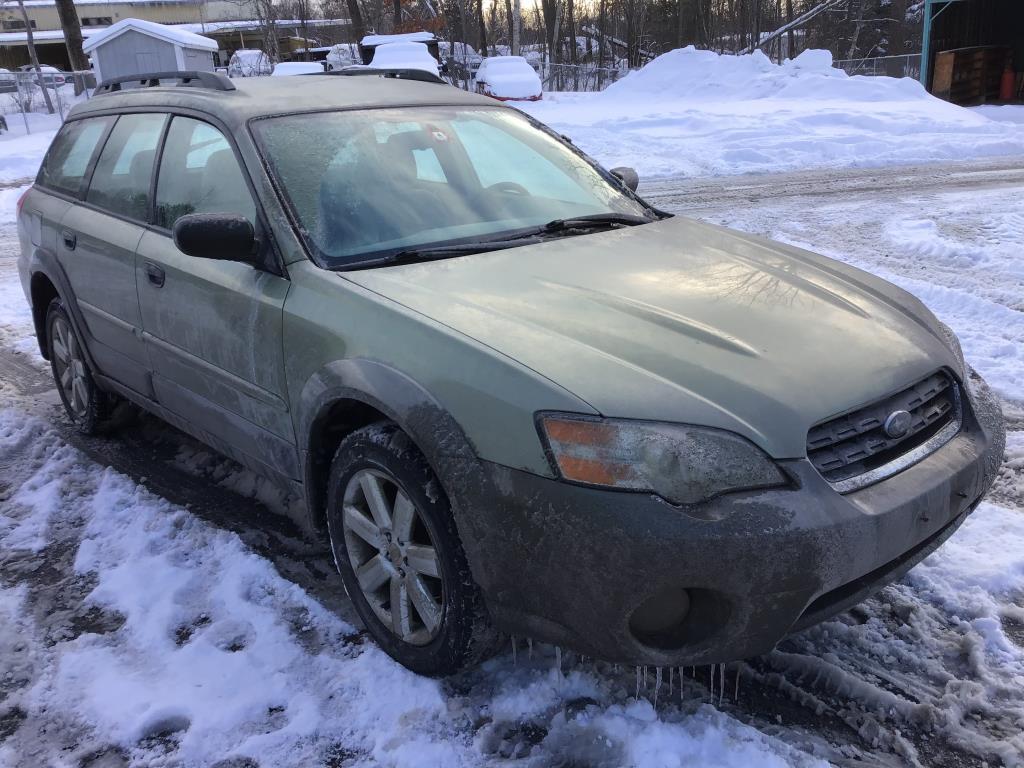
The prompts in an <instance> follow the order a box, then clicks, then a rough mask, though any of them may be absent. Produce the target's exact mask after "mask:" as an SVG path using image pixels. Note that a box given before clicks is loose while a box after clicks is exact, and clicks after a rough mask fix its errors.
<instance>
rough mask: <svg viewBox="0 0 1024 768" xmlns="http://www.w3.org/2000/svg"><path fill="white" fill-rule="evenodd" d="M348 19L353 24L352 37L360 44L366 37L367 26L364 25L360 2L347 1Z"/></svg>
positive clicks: (356, 0)
mask: <svg viewBox="0 0 1024 768" xmlns="http://www.w3.org/2000/svg"><path fill="white" fill-rule="evenodd" d="M346 4H347V5H348V17H349V20H350V21H351V23H352V35H353V36H354V37H355V39H356V42H357V43H358V42H359V41H360V40H362V39H363V37H365V36H366V26H365V25H364V24H363V12H362V10H361V9H360V8H359V0H347V3H346Z"/></svg>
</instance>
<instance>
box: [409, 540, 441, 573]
mask: <svg viewBox="0 0 1024 768" xmlns="http://www.w3.org/2000/svg"><path fill="white" fill-rule="evenodd" d="M405 557H406V559H407V560H408V561H409V567H410V568H412V569H413V570H414V571H416V572H417V573H422V574H423V575H424V576H433V577H434V578H440V577H441V564H440V563H439V562H438V559H437V550H436V549H434V548H433V547H427V546H424V545H422V544H410V545H409V546H408V547H406V550H405Z"/></svg>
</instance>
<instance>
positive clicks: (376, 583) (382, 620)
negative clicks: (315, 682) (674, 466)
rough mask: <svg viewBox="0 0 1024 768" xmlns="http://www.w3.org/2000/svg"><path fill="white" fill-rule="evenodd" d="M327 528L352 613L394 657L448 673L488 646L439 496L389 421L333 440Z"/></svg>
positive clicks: (493, 638)
mask: <svg viewBox="0 0 1024 768" xmlns="http://www.w3.org/2000/svg"><path fill="white" fill-rule="evenodd" d="M402 497H404V500H405V501H403V500H402ZM406 501H407V502H408V504H407V503H405V502H406ZM381 509H384V512H385V514H384V515H380V514H379V513H380V510H381ZM409 519H411V520H412V522H411V523H409V524H408V525H406V521H407V520H409ZM327 527H328V533H329V535H330V541H331V548H332V550H333V552H334V562H335V565H336V566H337V568H338V572H339V573H340V574H341V578H342V581H343V583H344V585H345V590H346V591H347V592H348V595H349V597H350V598H351V600H352V602H353V604H354V605H355V608H356V611H357V612H358V613H359V616H360V618H361V619H362V620H363V623H364V624H365V625H366V628H367V630H368V631H369V633H370V634H371V635H372V636H373V638H374V639H375V640H376V641H377V644H378V645H379V646H380V647H381V648H382V649H383V650H384V651H385V652H386V653H387V654H388V655H389V656H391V657H392V658H393V659H395V661H397V662H398V663H399V664H402V665H403V666H405V667H407V668H408V669H411V670H412V671H413V672H417V673H419V674H421V675H429V676H432V677H436V676H443V675H450V674H453V673H455V672H458V671H459V670H462V669H465V668H468V667H472V666H475V665H476V664H477V663H479V662H480V661H481V660H483V659H484V658H486V656H488V655H489V654H490V653H492V652H493V651H494V649H495V648H496V647H497V641H498V636H497V634H496V633H495V632H494V631H493V630H492V628H491V623H490V619H489V617H488V616H487V612H486V610H485V608H484V604H483V599H482V597H481V595H480V590H479V588H478V587H477V585H476V583H475V582H474V581H473V577H472V575H471V574H470V570H469V565H468V563H467V561H466V555H465V553H464V552H463V549H462V543H461V542H460V541H459V536H458V533H457V532H456V529H455V521H454V518H453V517H452V512H451V506H450V505H449V503H448V499H447V497H446V496H445V493H444V491H443V490H442V488H441V484H440V482H439V481H438V479H437V476H436V475H435V474H434V472H433V470H432V469H431V468H430V465H429V464H428V463H427V460H426V459H425V458H424V456H423V454H422V453H420V451H419V449H418V448H417V447H416V446H415V445H414V444H413V442H412V440H411V439H410V438H409V437H408V436H407V435H406V434H405V433H404V432H402V431H401V430H400V429H399V428H398V426H397V425H395V424H393V423H391V422H379V423H377V424H372V425H370V426H368V427H364V428H363V429H360V430H357V431H356V432H353V433H352V434H351V435H349V436H348V437H346V438H345V439H344V440H343V441H342V443H341V445H340V446H339V447H338V450H337V452H336V453H335V455H334V461H333V463H332V465H331V474H330V480H329V485H328V502H327ZM431 551H432V552H433V557H431ZM357 568H359V569H360V571H359V572H360V574H361V577H362V583H360V576H357V573H356V569H357ZM385 579H386V580H385ZM396 598H397V600H398V601H399V606H400V610H399V611H398V616H397V617H396V616H395V612H394V611H393V610H392V606H393V605H394V603H395V601H396ZM428 599H429V600H430V601H432V602H428ZM403 606H404V608H403Z"/></svg>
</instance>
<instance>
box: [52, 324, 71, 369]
mask: <svg viewBox="0 0 1024 768" xmlns="http://www.w3.org/2000/svg"><path fill="white" fill-rule="evenodd" d="M53 354H54V355H56V357H57V359H58V360H59V361H60V362H61V363H63V364H64V365H67V364H68V348H67V345H66V344H65V343H64V342H63V341H62V340H61V338H60V332H59V331H58V332H57V333H56V334H55V335H54V339H53Z"/></svg>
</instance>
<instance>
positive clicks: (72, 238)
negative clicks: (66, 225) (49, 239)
mask: <svg viewBox="0 0 1024 768" xmlns="http://www.w3.org/2000/svg"><path fill="white" fill-rule="evenodd" d="M60 236H61V237H62V238H63V239H64V247H65V248H67V249H68V250H69V251H73V250H75V246H76V245H78V235H76V234H75V233H74V232H72V231H71V230H70V229H65V230H64V231H63V232H61V233H60Z"/></svg>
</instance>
